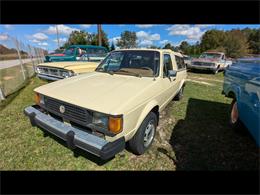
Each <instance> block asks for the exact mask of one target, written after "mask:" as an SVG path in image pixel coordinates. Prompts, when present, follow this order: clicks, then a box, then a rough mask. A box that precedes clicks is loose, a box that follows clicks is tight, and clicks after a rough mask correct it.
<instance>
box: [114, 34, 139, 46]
mask: <svg viewBox="0 0 260 195" xmlns="http://www.w3.org/2000/svg"><path fill="white" fill-rule="evenodd" d="M136 41H137V36H136V33H135V32H131V31H124V32H123V33H121V37H120V39H119V40H118V42H117V46H118V47H120V48H136V47H137V43H136Z"/></svg>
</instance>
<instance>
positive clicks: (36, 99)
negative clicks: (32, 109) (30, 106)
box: [34, 93, 41, 105]
mask: <svg viewBox="0 0 260 195" xmlns="http://www.w3.org/2000/svg"><path fill="white" fill-rule="evenodd" d="M40 99H41V98H40V94H39V93H35V95H34V101H35V103H36V104H37V105H39V104H40Z"/></svg>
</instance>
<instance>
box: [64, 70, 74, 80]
mask: <svg viewBox="0 0 260 195" xmlns="http://www.w3.org/2000/svg"><path fill="white" fill-rule="evenodd" d="M74 75H75V74H74V72H73V71H72V70H69V71H63V72H62V77H64V78H68V77H72V76H74Z"/></svg>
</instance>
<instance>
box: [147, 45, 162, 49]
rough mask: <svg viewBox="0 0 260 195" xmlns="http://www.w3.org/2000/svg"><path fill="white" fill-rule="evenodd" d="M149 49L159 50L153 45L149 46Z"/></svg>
mask: <svg viewBox="0 0 260 195" xmlns="http://www.w3.org/2000/svg"><path fill="white" fill-rule="evenodd" d="M149 48H150V49H160V47H157V46H155V45H151V46H150V47H149Z"/></svg>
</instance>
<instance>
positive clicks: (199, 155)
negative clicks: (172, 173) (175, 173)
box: [170, 98, 259, 170]
mask: <svg viewBox="0 0 260 195" xmlns="http://www.w3.org/2000/svg"><path fill="white" fill-rule="evenodd" d="M229 109H230V105H228V104H224V103H219V102H211V101H205V100H200V99H192V98H191V99H189V101H188V105H187V112H186V117H185V119H184V120H180V121H178V122H177V124H176V125H175V126H174V129H173V130H172V135H171V139H170V144H171V146H172V148H173V150H174V152H175V155H176V159H177V160H176V162H175V163H176V165H177V170H259V148H257V146H256V144H255V142H254V140H253V138H252V137H251V136H250V135H249V133H239V132H236V131H233V130H232V129H231V128H230V127H229V125H228V117H229ZM246 132H247V131H246Z"/></svg>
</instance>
